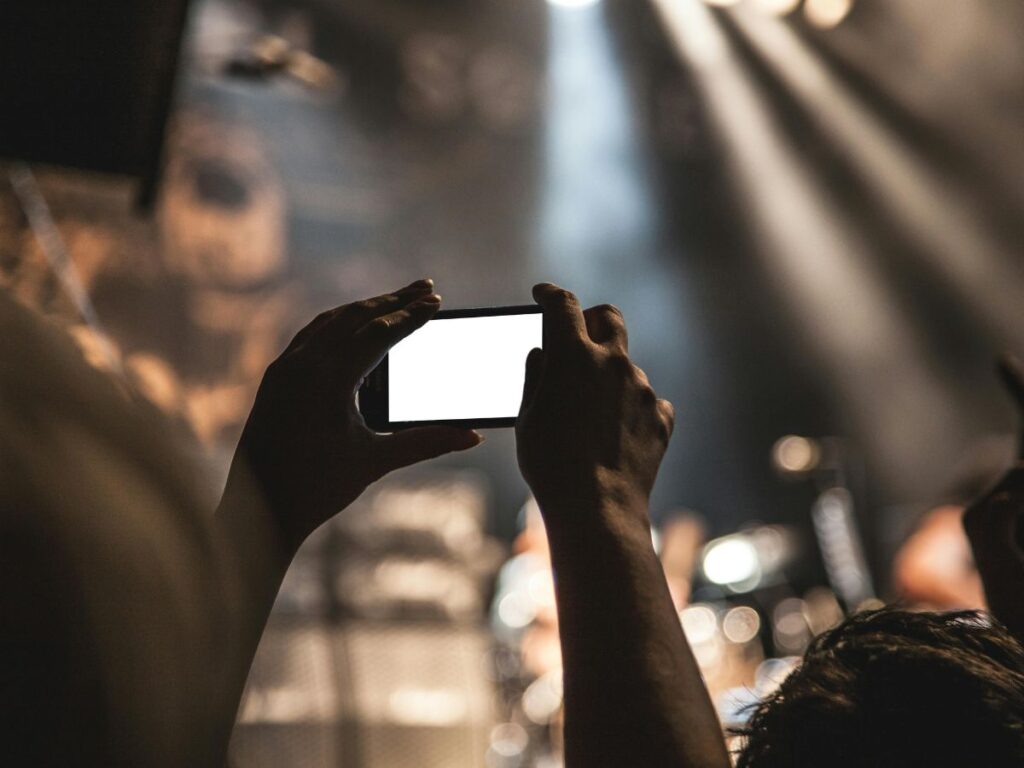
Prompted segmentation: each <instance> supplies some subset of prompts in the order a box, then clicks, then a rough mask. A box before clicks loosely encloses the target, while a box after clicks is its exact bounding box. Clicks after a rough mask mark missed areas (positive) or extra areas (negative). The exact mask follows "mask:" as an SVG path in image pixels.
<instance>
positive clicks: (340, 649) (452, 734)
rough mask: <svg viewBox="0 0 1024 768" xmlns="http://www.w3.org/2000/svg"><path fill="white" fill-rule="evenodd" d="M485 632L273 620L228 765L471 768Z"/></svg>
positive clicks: (481, 745) (483, 718) (483, 744)
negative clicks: (330, 624) (329, 625)
mask: <svg viewBox="0 0 1024 768" xmlns="http://www.w3.org/2000/svg"><path fill="white" fill-rule="evenodd" d="M490 643H491V640H490V636H489V635H488V634H487V633H486V632H484V631H482V630H479V629H476V628H465V627H453V626H447V625H440V624H429V623H413V624H395V623H386V624H384V623H372V622H357V623H351V624H346V625H344V626H339V627H332V628H329V627H328V626H326V625H321V624H316V623H311V622H308V621H295V620H291V621H274V622H272V623H271V625H270V626H269V627H268V628H267V632H266V634H265V635H264V638H263V641H262V642H261V644H260V649H259V652H258V654H257V657H256V661H255V663H254V665H253V669H252V672H251V674H250V676H249V682H248V685H247V688H246V694H245V696H244V698H243V702H242V707H241V709H240V713H239V720H238V724H237V725H236V728H235V733H234V736H233V738H232V748H231V764H232V766H233V768H262V767H263V766H267V768H270V766H274V768H289V767H290V766H331V767H332V768H334V767H336V766H337V767H339V768H405V766H409V767H410V768H479V766H481V765H483V764H484V755H485V754H486V752H487V747H488V738H489V734H490V730H491V728H492V727H493V725H494V723H495V701H494V690H493V687H492V684H491V682H490V678H489V676H488V674H487V669H488V664H489V653H490Z"/></svg>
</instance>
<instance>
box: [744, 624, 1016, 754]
mask: <svg viewBox="0 0 1024 768" xmlns="http://www.w3.org/2000/svg"><path fill="white" fill-rule="evenodd" d="M740 733H741V734H742V735H743V737H744V740H745V745H744V747H743V751H742V752H741V754H740V756H739V759H738V761H737V767H738V768H776V767H777V766H778V767H781V766H787V767H788V766H839V767H840V768H845V767H847V766H849V767H850V768H853V766H858V767H859V766H883V767H887V766H892V767H893V768H895V767H896V766H945V765H950V766H953V765H956V766H973V765H984V766H987V767H988V768H997V767H999V766H1011V765H1013V766H1019V765H1022V764H1024V649H1022V647H1021V646H1020V645H1019V644H1018V643H1017V642H1016V641H1015V640H1014V639H1013V638H1012V637H1011V636H1010V635H1009V633H1007V632H1006V630H1005V629H1003V628H1002V627H1001V626H999V625H995V624H992V623H990V622H989V620H988V619H987V617H986V616H985V615H983V614H979V613H976V612H973V611H965V612H958V613H946V614H939V613H908V612H905V611H897V610H892V609H882V610H878V611H865V612H863V613H860V614H857V615H855V616H853V617H851V618H849V619H847V620H846V621H845V622H843V623H842V624H840V625H839V626H838V627H836V628H835V629H832V630H830V631H828V632H826V633H824V634H822V635H820V636H819V637H817V638H816V639H815V640H814V641H813V642H812V643H811V646H810V648H808V650H807V653H806V655H805V657H804V660H803V663H802V664H801V665H800V667H799V668H797V670H796V671H794V672H793V673H792V674H791V675H790V676H789V677H787V678H786V680H784V681H783V683H782V684H781V686H780V687H779V688H778V690H777V691H776V692H775V693H774V694H772V695H771V696H769V697H768V698H767V699H766V700H765V701H763V702H762V703H761V704H760V705H758V706H757V708H756V709H755V710H754V712H753V715H752V717H751V718H750V720H749V722H748V724H747V726H746V727H745V728H744V729H742V730H741V731H740Z"/></svg>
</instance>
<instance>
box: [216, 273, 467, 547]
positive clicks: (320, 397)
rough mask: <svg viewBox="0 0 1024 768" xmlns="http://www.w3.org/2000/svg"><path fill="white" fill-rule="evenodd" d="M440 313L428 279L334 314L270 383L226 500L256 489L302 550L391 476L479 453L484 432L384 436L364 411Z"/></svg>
mask: <svg viewBox="0 0 1024 768" xmlns="http://www.w3.org/2000/svg"><path fill="white" fill-rule="evenodd" d="M440 306H441V297H440V296H438V295H436V294H435V293H434V292H433V282H432V281H430V280H420V281H417V282H415V283H412V284H411V285H408V286H406V287H405V288H402V289H401V290H398V291H395V292H394V293H389V294H384V295H383V296H378V297H376V298H373V299H366V300H365V301H357V302H354V303H352V304H346V305H344V306H341V307H337V308H336V309H332V310H329V311H327V312H324V313H322V314H320V315H318V316H317V317H316V318H314V319H313V321H312V322H310V323H309V325H307V326H306V327H305V328H303V329H302V330H301V331H299V333H298V334H297V335H296V336H295V338H294V339H293V340H292V342H291V343H290V344H289V345H288V347H287V349H285V351H284V352H283V353H282V354H281V356H280V357H279V358H278V359H277V360H275V361H274V362H273V363H271V365H270V367H269V368H268V369H267V372H266V374H265V375H264V377H263V381H262V382H261V383H260V388H259V391H258V392H257V394H256V402H255V404H254V405H253V408H252V412H251V413H250V414H249V419H248V421H247V422H246V425H245V429H244V430H243V432H242V437H241V439H240V441H239V444H238V450H237V451H236V453H235V460H234V461H233V462H232V466H231V472H230V474H229V476H228V484H227V488H226V489H225V498H229V499H230V498H239V497H244V496H245V495H247V494H248V493H250V489H251V486H252V484H253V481H254V482H255V485H256V490H257V491H258V493H259V494H260V496H261V497H262V501H263V502H265V503H266V505H267V506H268V507H269V510H268V511H269V512H270V513H271V514H272V516H273V517H274V520H275V524H276V526H277V527H278V528H279V530H280V531H281V533H282V535H283V537H284V539H285V540H286V543H287V544H288V545H290V546H292V547H297V546H298V545H299V544H300V543H301V542H302V541H303V540H304V539H305V537H306V536H308V535H309V534H310V533H311V532H312V531H313V530H314V529H315V528H316V527H317V526H319V525H320V524H321V523H322V522H323V521H324V520H326V519H327V518H328V517H330V516H331V515H333V514H334V513H335V512H338V511H339V510H341V509H343V508H344V507H346V506H347V505H348V504H350V503H351V502H352V501H353V500H354V499H355V498H356V497H357V496H359V494H361V493H362V492H363V490H364V489H365V488H366V486H367V485H369V484H370V483H372V482H374V481H375V480H377V479H379V478H380V477H382V476H384V475H385V474H387V473H388V472H390V471H392V470H394V469H398V468H399V467H404V466H407V465H409V464H414V463H416V462H418V461H423V460H425V459H430V458H433V457H435V456H440V455H441V454H444V453H449V452H451V451H459V450H465V449H467V448H472V447H473V446H475V445H479V443H480V442H481V441H482V440H483V438H482V437H481V436H480V435H479V434H477V433H476V432H472V431H470V430H467V429H459V428H453V427H445V426H434V427H424V428H422V429H409V430H405V431H403V432H400V433H396V434H393V435H381V434H377V433H375V432H373V431H372V430H371V429H369V428H368V427H367V425H366V423H365V422H364V421H363V419H362V418H361V416H360V415H359V412H358V410H357V408H356V390H357V388H358V387H359V383H360V382H361V381H362V380H363V378H364V377H365V376H366V375H367V373H369V372H370V371H371V370H372V369H373V367H374V366H375V365H377V363H378V362H379V361H380V360H381V358H383V357H384V356H385V355H386V354H387V352H388V350H389V349H390V348H391V347H392V346H394V345H395V344H397V343H399V342H401V340H402V339H404V338H406V337H407V336H409V334H411V333H413V331H415V330H416V329H418V328H421V327H422V326H423V325H424V324H426V323H427V322H428V321H429V320H430V319H431V318H432V317H434V316H435V315H436V314H437V311H438V309H439V308H440Z"/></svg>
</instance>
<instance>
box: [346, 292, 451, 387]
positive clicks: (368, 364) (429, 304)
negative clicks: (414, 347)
mask: <svg viewBox="0 0 1024 768" xmlns="http://www.w3.org/2000/svg"><path fill="white" fill-rule="evenodd" d="M440 307H441V297H440V296H438V295H437V294H436V293H432V294H430V295H429V296H424V297H423V298H422V299H418V300H416V301H414V302H413V303H412V304H409V305H408V306H407V307H405V308H404V309H400V310H398V311H397V312H391V313H389V314H386V315H381V316H380V317H377V318H375V319H373V320H371V321H370V322H369V323H367V324H366V325H364V326H363V327H362V328H360V329H359V331H358V332H357V333H356V334H355V336H353V337H352V341H351V346H350V349H351V351H352V352H351V358H350V360H351V362H352V364H353V365H354V366H355V368H356V372H357V373H358V375H359V377H360V378H362V377H363V376H365V375H366V374H367V373H369V372H370V371H371V370H373V369H374V367H376V365H377V363H379V362H380V361H381V359H382V358H383V357H384V355H386V354H387V352H388V350H389V349H391V347H393V346H395V344H397V343H398V342H400V341H401V340H402V339H404V338H405V337H406V336H408V335H409V334H410V333H412V332H413V331H415V330H416V329H417V328H421V327H423V325H424V324H426V322H427V321H428V320H430V318H432V317H433V316H434V315H435V314H437V310H438V309H440Z"/></svg>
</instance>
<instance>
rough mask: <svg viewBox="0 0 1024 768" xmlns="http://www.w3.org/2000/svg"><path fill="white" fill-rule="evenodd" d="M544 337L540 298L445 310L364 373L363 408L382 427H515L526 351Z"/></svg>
mask: <svg viewBox="0 0 1024 768" xmlns="http://www.w3.org/2000/svg"><path fill="white" fill-rule="evenodd" d="M543 342H544V316H543V315H542V314H541V309H540V307H539V306H537V305H536V304H533V305H530V306H521V307H489V308H486V309H451V310H443V311H441V312H438V313H437V314H436V315H435V316H434V318H433V319H432V320H430V321H429V322H428V323H427V324H426V325H424V326H423V327H422V328H420V329H419V330H417V331H415V332H414V333H412V334H411V335H409V336H407V337H406V338H404V339H402V341H400V342H398V343H397V344H396V345H395V346H393V347H392V348H391V351H390V352H389V353H388V354H387V356H386V357H385V358H384V359H383V360H382V361H381V363H380V365H378V366H377V367H376V368H375V369H373V371H371V372H370V374H369V375H368V376H367V377H366V379H365V380H364V381H363V384H362V386H361V387H360V388H359V410H360V412H361V413H362V415H363V418H364V419H365V420H366V423H367V424H368V425H369V426H370V427H371V428H373V429H375V430H377V431H378V432H394V431H395V430H399V429H405V428H407V427H418V426H424V425H427V424H449V425H452V426H458V427H469V428H476V427H511V426H513V425H514V424H515V422H516V416H517V415H518V413H519V405H520V402H521V401H522V397H523V379H524V377H525V375H526V356H527V355H528V354H529V353H530V350H531V349H534V348H535V347H542V346H543Z"/></svg>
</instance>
